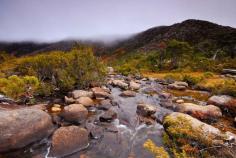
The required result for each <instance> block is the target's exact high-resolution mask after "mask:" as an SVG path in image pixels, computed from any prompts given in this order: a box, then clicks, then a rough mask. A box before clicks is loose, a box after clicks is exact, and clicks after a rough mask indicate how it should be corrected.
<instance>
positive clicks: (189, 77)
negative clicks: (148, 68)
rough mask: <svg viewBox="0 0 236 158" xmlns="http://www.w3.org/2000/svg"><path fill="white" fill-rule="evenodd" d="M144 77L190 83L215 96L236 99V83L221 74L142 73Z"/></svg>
mask: <svg viewBox="0 0 236 158" xmlns="http://www.w3.org/2000/svg"><path fill="white" fill-rule="evenodd" d="M142 75H143V76H144V77H151V78H157V79H174V80H177V81H185V82H188V83H189V84H190V85H191V86H193V87H195V88H196V89H202V90H207V91H210V92H212V93H213V94H225V95H231V96H234V97H236V81H235V80H233V79H231V78H227V77H221V76H220V75H219V74H216V73H211V72H160V73H153V72H145V71H144V72H142Z"/></svg>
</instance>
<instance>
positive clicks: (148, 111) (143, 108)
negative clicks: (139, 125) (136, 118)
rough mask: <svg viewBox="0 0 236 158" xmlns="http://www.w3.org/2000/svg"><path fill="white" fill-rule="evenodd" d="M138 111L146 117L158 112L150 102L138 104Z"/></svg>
mask: <svg viewBox="0 0 236 158" xmlns="http://www.w3.org/2000/svg"><path fill="white" fill-rule="evenodd" d="M137 113H138V114H140V115H142V116H144V117H148V116H151V115H153V114H155V113H156V107H155V106H153V105H149V104H138V106H137Z"/></svg>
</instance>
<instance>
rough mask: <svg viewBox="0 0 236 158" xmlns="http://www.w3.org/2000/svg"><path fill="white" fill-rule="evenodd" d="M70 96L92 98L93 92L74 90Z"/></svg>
mask: <svg viewBox="0 0 236 158" xmlns="http://www.w3.org/2000/svg"><path fill="white" fill-rule="evenodd" d="M72 97H73V98H74V99H78V98H80V97H89V98H92V97H93V93H92V92H88V91H84V90H74V91H73V92H72Z"/></svg>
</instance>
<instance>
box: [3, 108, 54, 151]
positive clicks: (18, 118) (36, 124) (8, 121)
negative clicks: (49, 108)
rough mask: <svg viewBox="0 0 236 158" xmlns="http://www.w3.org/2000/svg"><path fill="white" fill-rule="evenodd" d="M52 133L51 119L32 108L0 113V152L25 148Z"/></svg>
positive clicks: (44, 113) (42, 112)
mask: <svg viewBox="0 0 236 158" xmlns="http://www.w3.org/2000/svg"><path fill="white" fill-rule="evenodd" d="M52 131H53V124H52V119H51V117H50V116H49V115H48V114H47V113H46V112H44V111H42V110H38V109H33V108H22V109H16V110H4V111H0V142H1V143H0V152H5V151H9V150H13V149H19V148H22V147H25V146H27V145H29V144H31V143H33V142H35V141H39V140H41V139H43V138H45V137H48V136H49V135H50V134H51V133H52Z"/></svg>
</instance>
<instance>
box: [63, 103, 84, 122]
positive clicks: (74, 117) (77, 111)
mask: <svg viewBox="0 0 236 158" xmlns="http://www.w3.org/2000/svg"><path fill="white" fill-rule="evenodd" d="M61 116H62V117H63V118H64V119H65V120H67V121H71V122H81V121H83V120H85V119H86V118H87V116H88V110H87V109H86V108H85V107H84V106H83V105H82V104H71V105H68V106H65V107H64V111H63V113H62V114H61Z"/></svg>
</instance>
